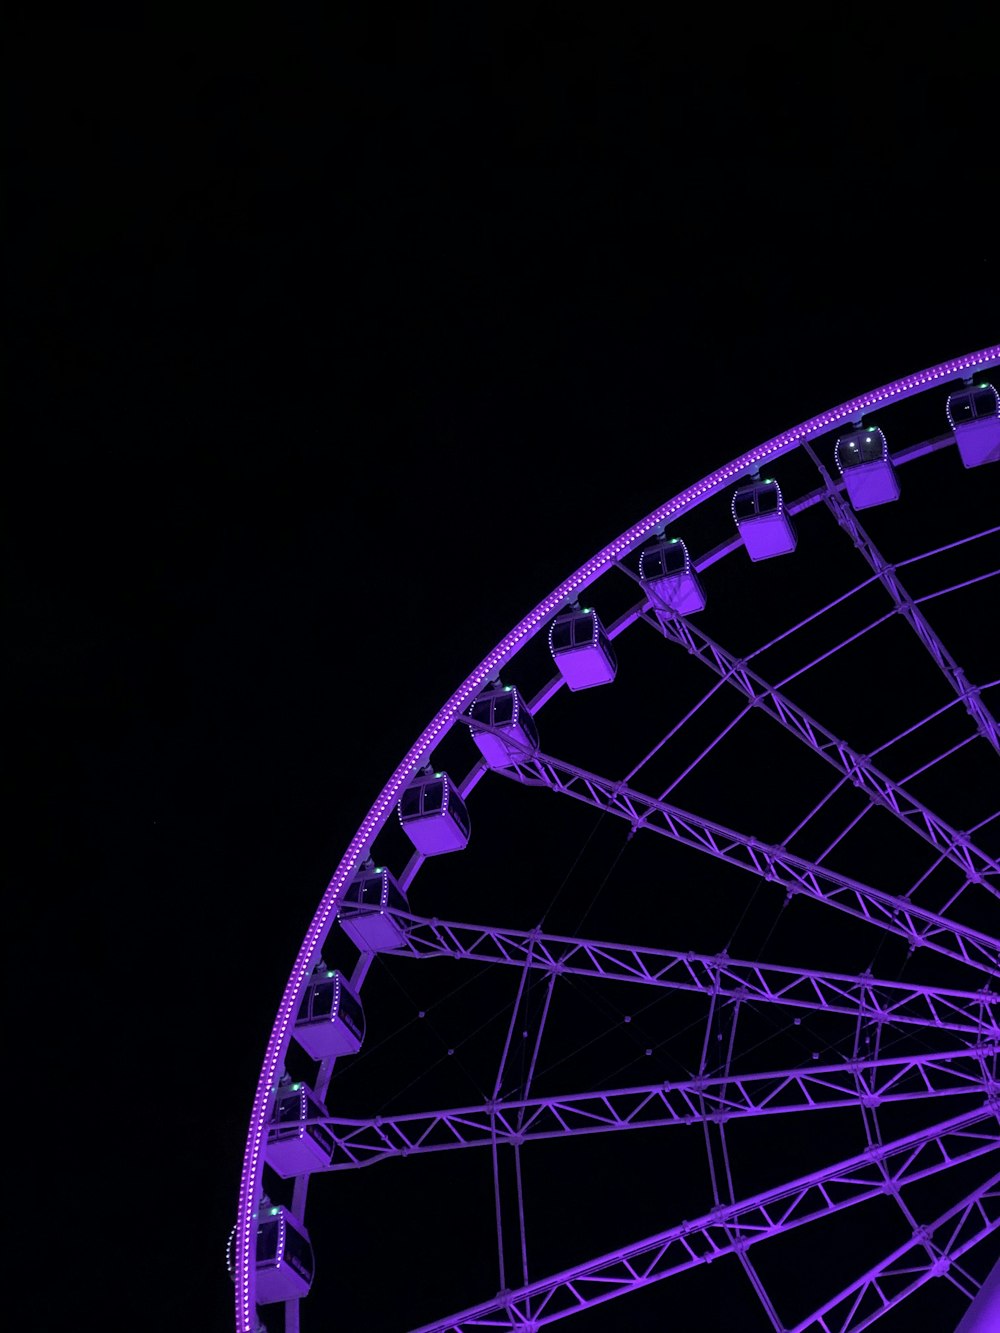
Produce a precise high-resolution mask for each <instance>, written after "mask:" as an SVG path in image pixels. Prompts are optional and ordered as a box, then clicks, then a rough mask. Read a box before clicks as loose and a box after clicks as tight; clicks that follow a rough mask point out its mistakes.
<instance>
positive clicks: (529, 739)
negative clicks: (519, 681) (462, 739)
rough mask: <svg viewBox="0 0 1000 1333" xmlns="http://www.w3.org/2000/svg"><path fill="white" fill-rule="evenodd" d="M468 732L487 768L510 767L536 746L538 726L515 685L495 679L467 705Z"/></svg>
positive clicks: (528, 756)
mask: <svg viewBox="0 0 1000 1333" xmlns="http://www.w3.org/2000/svg"><path fill="white" fill-rule="evenodd" d="M467 716H468V718H469V733H470V734H471V736H472V739H473V740H474V741H475V743H476V745H477V747H478V749H479V752H480V754H481V755H482V756H483V758H484V759H485V760H486V763H487V765H488V766H489V767H490V768H509V767H510V765H511V764H516V763H517V761H518V760H519V759H526V758H530V756H531V755H532V754H534V753H535V752H536V751H537V749H538V728H537V726H536V725H535V719H534V718H533V717H532V716H531V713H530V712H529V711H528V706H527V704H526V703H525V702H524V700H523V699H522V698H521V695H520V692H519V690H518V688H517V686H516V685H501V684H500V683H499V682H494V683H493V684H492V685H490V686H488V687H487V688H486V689H485V690H483V692H482V694H481V695H480V696H479V698H478V699H476V700H475V701H474V702H473V703H472V704H471V705H470V706H469V708H468V710H467Z"/></svg>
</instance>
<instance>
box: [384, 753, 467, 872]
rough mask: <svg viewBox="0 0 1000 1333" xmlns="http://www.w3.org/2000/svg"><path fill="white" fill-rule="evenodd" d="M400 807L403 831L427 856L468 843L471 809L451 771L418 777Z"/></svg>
mask: <svg viewBox="0 0 1000 1333" xmlns="http://www.w3.org/2000/svg"><path fill="white" fill-rule="evenodd" d="M396 808H397V811H398V814H399V822H400V824H401V825H402V828H403V832H404V833H405V834H406V836H407V837H408V838H409V839H410V841H411V842H412V843H413V845H414V847H416V849H417V851H418V852H423V853H424V855H425V856H437V855H439V854H440V853H442V852H454V851H458V850H460V849H461V848H463V847H465V846H466V845H467V844H468V841H469V835H470V833H471V830H472V825H471V823H470V821H469V812H468V810H466V808H465V802H464V801H463V800H462V798H461V796H459V794H458V792H457V791H456V790H455V786H454V784H453V783H452V782H451V780H450V779H449V777H448V774H447V773H424V774H422V775H421V776H419V777H417V778H414V780H413V781H412V782H411V783H410V785H409V786H408V787H407V789H406V791H404V792H403V795H402V797H401V798H400V801H399V804H398V806H397V807H396Z"/></svg>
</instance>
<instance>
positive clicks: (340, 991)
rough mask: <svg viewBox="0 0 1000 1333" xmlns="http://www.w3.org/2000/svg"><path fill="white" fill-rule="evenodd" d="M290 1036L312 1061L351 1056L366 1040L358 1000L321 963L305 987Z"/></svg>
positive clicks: (345, 985) (333, 971) (342, 979)
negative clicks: (329, 1057)
mask: <svg viewBox="0 0 1000 1333" xmlns="http://www.w3.org/2000/svg"><path fill="white" fill-rule="evenodd" d="M293 1035H294V1037H295V1040H296V1041H297V1042H298V1043H299V1045H300V1046H301V1047H302V1049H303V1050H304V1051H306V1052H308V1054H309V1055H311V1056H312V1057H313V1059H314V1060H325V1059H327V1057H328V1056H336V1055H354V1054H355V1052H356V1051H359V1050H360V1049H361V1043H362V1042H363V1041H364V1039H365V1015H364V1010H363V1009H362V1008H361V1001H360V1000H359V999H358V997H357V996H356V995H355V993H354V991H353V990H352V989H351V987H350V986H349V985H348V984H347V982H346V981H345V980H344V978H343V976H342V975H341V974H340V972H338V971H336V970H335V969H333V968H328V967H327V966H326V964H325V963H324V962H322V961H321V962H320V963H318V964H317V966H316V970H315V971H314V972H313V975H312V978H311V980H310V981H309V984H308V986H307V987H306V993H305V996H304V998H303V1000H302V1007H301V1009H300V1010H299V1016H298V1018H297V1019H296V1022H295V1027H294V1028H293Z"/></svg>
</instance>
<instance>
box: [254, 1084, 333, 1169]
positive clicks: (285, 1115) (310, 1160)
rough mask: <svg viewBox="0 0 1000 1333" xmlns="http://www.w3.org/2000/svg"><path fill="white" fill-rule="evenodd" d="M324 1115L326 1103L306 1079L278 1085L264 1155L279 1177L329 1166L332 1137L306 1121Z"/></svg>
mask: <svg viewBox="0 0 1000 1333" xmlns="http://www.w3.org/2000/svg"><path fill="white" fill-rule="evenodd" d="M325 1115H326V1107H325V1106H324V1105H323V1103H322V1102H321V1101H319V1099H318V1098H317V1097H316V1096H315V1094H314V1093H313V1090H312V1089H311V1088H310V1087H308V1086H307V1085H306V1084H305V1083H292V1082H290V1081H288V1082H285V1083H284V1084H282V1085H280V1086H279V1088H278V1091H277V1094H276V1095H275V1100H274V1111H273V1112H272V1114H271V1122H270V1124H269V1125H268V1130H267V1144H266V1146H265V1148H264V1158H265V1160H266V1162H267V1164H268V1166H270V1167H271V1168H272V1170H274V1171H276V1172H277V1173H278V1175H279V1176H281V1177H282V1179H285V1180H287V1179H289V1178H290V1177H293V1176H307V1175H308V1174H309V1173H310V1172H311V1171H321V1170H323V1168H324V1167H327V1166H329V1164H330V1157H331V1155H332V1154H333V1137H332V1136H331V1134H330V1132H329V1130H327V1129H326V1128H324V1126H323V1125H318V1124H310V1123H307V1122H309V1121H314V1120H319V1119H322V1118H323V1117H325Z"/></svg>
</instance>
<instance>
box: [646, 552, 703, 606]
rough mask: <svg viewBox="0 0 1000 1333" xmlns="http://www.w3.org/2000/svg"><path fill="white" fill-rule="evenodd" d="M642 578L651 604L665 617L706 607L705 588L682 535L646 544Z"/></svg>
mask: <svg viewBox="0 0 1000 1333" xmlns="http://www.w3.org/2000/svg"><path fill="white" fill-rule="evenodd" d="M639 578H640V579H641V581H642V582H643V583H644V584H645V586H646V588H647V589H648V590H649V595H650V605H651V606H652V608H653V611H654V612H655V614H656V615H657V617H658V618H659V619H661V620H665V619H668V618H671V617H674V616H687V615H690V614H691V613H692V612H693V611H702V610H704V607H705V592H704V589H703V588H702V586H701V582H700V580H699V578H698V575H697V574H696V573H695V571H694V569H693V568H692V567H691V557H690V555H688V549H687V546H686V545H685V544H684V542H682V541H681V540H680V538H679V537H661V538H660V539H659V540H658V541H655V542H653V543H652V545H650V546H646V547H644V548H643V550H642V552H641V554H640V556H639Z"/></svg>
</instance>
